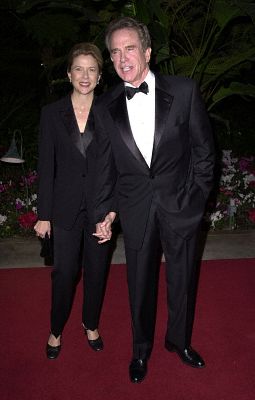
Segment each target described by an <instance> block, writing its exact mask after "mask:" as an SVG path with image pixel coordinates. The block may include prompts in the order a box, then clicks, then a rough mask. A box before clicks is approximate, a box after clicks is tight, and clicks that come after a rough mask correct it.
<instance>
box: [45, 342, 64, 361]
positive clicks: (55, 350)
mask: <svg viewBox="0 0 255 400" xmlns="http://www.w3.org/2000/svg"><path fill="white" fill-rule="evenodd" d="M60 350H61V344H60V345H59V346H51V345H50V344H49V343H47V346H46V355H47V358H49V359H50V360H54V359H55V358H57V357H58V355H59V353H60Z"/></svg>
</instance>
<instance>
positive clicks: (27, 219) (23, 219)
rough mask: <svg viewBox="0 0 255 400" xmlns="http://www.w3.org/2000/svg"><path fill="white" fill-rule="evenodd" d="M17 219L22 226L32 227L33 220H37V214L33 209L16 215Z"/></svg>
mask: <svg viewBox="0 0 255 400" xmlns="http://www.w3.org/2000/svg"><path fill="white" fill-rule="evenodd" d="M18 221H19V224H20V226H21V227H22V228H25V229H29V228H33V226H34V224H35V222H36V221H37V215H36V214H35V213H34V212H33V211H29V212H27V213H25V214H21V215H20V216H19V217H18Z"/></svg>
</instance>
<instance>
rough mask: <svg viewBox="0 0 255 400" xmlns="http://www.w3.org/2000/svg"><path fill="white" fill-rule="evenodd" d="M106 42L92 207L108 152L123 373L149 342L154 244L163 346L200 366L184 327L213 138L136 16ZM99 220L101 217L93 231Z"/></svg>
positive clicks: (190, 307)
mask: <svg viewBox="0 0 255 400" xmlns="http://www.w3.org/2000/svg"><path fill="white" fill-rule="evenodd" d="M106 45H107V48H108V50H109V52H110V55H111V60H112V62H113V65H114V68H115V70H116V72H117V74H118V75H119V77H120V78H121V80H122V82H121V83H119V84H117V86H115V87H114V88H113V89H111V90H110V91H108V92H107V93H105V94H103V95H102V96H101V98H99V101H98V102H97V105H96V106H95V109H94V111H95V120H96V121H95V123H96V130H97V133H98V134H99V137H100V143H101V144H100V143H99V153H100V156H99V159H101V162H100V163H99V165H100V167H99V168H100V169H99V171H98V173H99V176H100V179H99V181H100V183H101V189H100V190H99V192H98V199H99V200H98V207H97V208H98V210H100V207H101V205H102V204H103V201H104V199H106V198H107V190H108V189H109V188H110V186H111V185H110V182H111V174H110V173H109V170H108V168H107V166H108V165H109V166H110V165H111V166H112V161H113V162H114V164H115V168H116V171H117V176H118V178H117V184H116V189H115V190H116V207H117V211H118V214H119V218H120V221H121V226H122V231H123V236H124V242H125V252H126V259H127V274H128V287H129V299H130V308H131V316H132V332H133V358H132V360H131V363H130V366H129V375H130V379H131V382H134V383H138V382H141V381H142V380H143V379H144V378H145V376H146V373H147V361H148V359H149V357H150V354H151V351H152V346H153V339H154V329H155V318H156V301H157V284H158V266H159V255H160V252H161V248H162V249H163V252H164V256H165V260H166V282H167V306H168V314H169V316H168V323H167V329H166V335H165V348H166V349H167V350H168V351H170V352H175V353H176V354H177V355H178V356H179V357H180V359H181V360H182V361H183V362H184V363H186V364H187V365H189V366H192V367H197V368H202V367H204V365H205V363H204V361H203V359H202V358H201V357H200V355H199V354H198V353H197V352H196V351H195V350H194V349H193V348H192V347H191V334H192V325H193V319H194V308H195V292H196V283H197V279H196V277H197V274H196V272H197V271H196V265H197V263H196V260H195V250H196V242H197V238H198V233H199V226H200V223H201V219H202V216H203V213H204V208H205V204H206V200H207V198H208V194H209V192H210V190H211V187H212V184H213V169H214V146H213V136H212V132H211V128H210V124H209V120H208V116H207V113H206V110H205V106H204V103H203V101H202V98H201V95H200V92H199V89H198V87H197V84H196V83H195V82H194V81H193V80H191V79H188V78H184V77H177V76H163V75H159V74H154V73H152V71H151V70H150V68H149V61H150V56H151V41H150V35H149V32H148V29H147V27H146V26H145V25H144V24H142V23H140V22H137V21H136V20H134V19H133V18H129V17H122V18H119V19H117V20H114V21H112V22H111V23H110V25H109V26H108V29H107V33H106ZM111 211H112V210H111ZM99 215H100V213H98V218H99ZM108 221H109V218H108ZM107 224H108V222H104V223H102V224H101V226H100V229H101V232H100V234H98V236H100V237H102V232H103V231H104V229H105V231H106V230H107V229H108V228H109V224H108V225H107Z"/></svg>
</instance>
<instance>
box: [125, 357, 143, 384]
mask: <svg viewBox="0 0 255 400" xmlns="http://www.w3.org/2000/svg"><path fill="white" fill-rule="evenodd" d="M146 374H147V360H141V359H133V360H132V361H131V363H130V365H129V376H130V380H131V382H133V383H140V382H142V381H143V380H144V378H145V376H146Z"/></svg>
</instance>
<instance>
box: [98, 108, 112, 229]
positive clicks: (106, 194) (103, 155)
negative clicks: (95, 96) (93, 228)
mask: <svg viewBox="0 0 255 400" xmlns="http://www.w3.org/2000/svg"><path fill="white" fill-rule="evenodd" d="M93 112H94V119H95V135H96V142H97V163H96V164H97V170H96V183H95V214H94V215H95V222H96V223H97V222H100V221H102V220H103V219H104V217H105V216H106V214H108V213H109V212H110V211H114V212H116V213H117V211H118V205H117V200H116V196H115V191H116V182H117V170H116V167H115V162H114V157H113V154H112V148H111V142H110V137H109V135H108V133H107V131H106V129H105V127H104V126H103V118H102V117H101V116H102V112H101V110H99V109H98V108H97V107H94V109H93Z"/></svg>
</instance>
